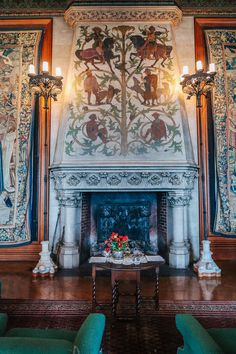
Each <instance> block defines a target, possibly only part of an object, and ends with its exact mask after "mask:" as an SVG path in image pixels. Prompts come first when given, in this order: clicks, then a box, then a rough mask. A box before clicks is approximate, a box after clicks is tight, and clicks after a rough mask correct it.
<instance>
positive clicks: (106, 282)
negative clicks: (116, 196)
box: [0, 261, 236, 301]
mask: <svg viewBox="0 0 236 354" xmlns="http://www.w3.org/2000/svg"><path fill="white" fill-rule="evenodd" d="M217 264H218V265H219V267H220V268H221V269H222V277H221V278H215V279H202V280H200V279H198V277H197V276H196V274H195V273H193V272H191V271H177V270H171V269H168V268H167V266H166V265H165V266H164V267H162V269H161V273H160V300H168V301H175V300H177V301H184V300H193V301H201V300H202V301H208V300H213V301H236V275H235V273H236V261H218V262H217ZM33 267H34V263H32V262H0V280H1V282H2V291H1V298H2V299H37V300H91V294H92V290H91V286H92V282H91V274H90V269H89V266H86V267H83V270H82V272H78V271H70V270H68V271H66V270H60V271H58V273H57V274H56V275H55V276H54V277H53V278H40V277H38V278H36V279H35V278H33V277H32V273H31V272H32V269H33ZM81 273H82V274H81ZM153 286H154V284H153V277H152V275H151V274H147V273H143V275H142V292H143V294H144V295H145V296H148V295H149V294H151V293H152V290H153ZM97 292H98V297H99V298H100V299H101V300H108V299H110V298H111V289H110V277H109V274H108V273H101V274H99V277H98V280H97Z"/></svg>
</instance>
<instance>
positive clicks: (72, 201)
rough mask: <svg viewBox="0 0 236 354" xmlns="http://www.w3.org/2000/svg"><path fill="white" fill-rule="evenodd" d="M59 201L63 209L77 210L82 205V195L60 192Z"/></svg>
mask: <svg viewBox="0 0 236 354" xmlns="http://www.w3.org/2000/svg"><path fill="white" fill-rule="evenodd" d="M57 199H58V202H59V206H61V207H73V208H77V207H79V206H81V203H82V193H79V192H73V193H71V192H68V191H67V192H65V191H63V192H58V195H57Z"/></svg>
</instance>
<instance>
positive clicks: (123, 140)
mask: <svg viewBox="0 0 236 354" xmlns="http://www.w3.org/2000/svg"><path fill="white" fill-rule="evenodd" d="M73 48H74V49H73V61H72V68H71V77H70V78H69V80H68V82H69V85H71V86H72V87H71V91H70V95H69V97H68V98H67V99H68V101H69V103H68V111H67V113H66V115H67V117H68V123H67V126H66V129H65V147H64V154H65V155H66V159H67V160H75V159H80V161H92V160H95V159H96V161H102V162H103V163H106V162H107V161H108V160H109V161H114V162H116V161H123V162H124V161H126V160H127V161H139V162H140V161H141V160H143V161H146V160H148V161H158V160H159V161H160V160H166V159H168V160H173V159H179V160H183V159H184V157H185V151H184V150H185V148H184V143H183V126H182V118H181V113H180V104H179V101H178V93H177V86H178V85H179V71H178V69H177V70H176V63H175V59H174V58H175V53H174V48H173V43H172V38H171V26H169V25H155V26H153V25H150V24H149V25H145V24H142V25H141V24H140V25H137V24H136V25H132V26H131V25H118V24H117V25H116V26H112V25H102V24H101V25H97V26H89V25H88V26H85V25H84V26H78V28H77V29H76V31H75V39H74V45H73Z"/></svg>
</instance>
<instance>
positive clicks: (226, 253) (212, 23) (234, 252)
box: [195, 18, 236, 260]
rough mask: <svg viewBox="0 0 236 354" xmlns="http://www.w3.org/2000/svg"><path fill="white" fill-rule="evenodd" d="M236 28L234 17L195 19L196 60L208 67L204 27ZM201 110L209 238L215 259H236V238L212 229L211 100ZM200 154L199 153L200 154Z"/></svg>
mask: <svg viewBox="0 0 236 354" xmlns="http://www.w3.org/2000/svg"><path fill="white" fill-rule="evenodd" d="M228 27H229V28H230V27H235V28H236V19H233V18H196V19H195V55H196V60H202V62H203V65H204V67H205V68H207V55H206V44H205V38H204V29H208V28H217V29H218V28H219V29H220V28H228ZM202 104H203V107H202V110H201V119H202V136H203V146H204V156H205V171H204V172H205V176H206V178H205V187H206V204H207V229H208V239H209V240H210V241H211V249H212V251H213V257H214V259H216V260H217V259H224V260H226V259H235V258H236V239H233V238H226V237H223V236H218V235H216V234H214V233H213V231H212V230H211V222H210V221H211V220H210V193H209V183H208V181H209V166H208V162H209V160H208V156H209V141H208V124H209V123H208V122H209V121H208V118H210V115H211V100H210V99H208V100H206V99H205V98H204V99H203V101H202ZM198 146H199V127H198ZM198 156H199V154H198ZM201 190H202V188H201V181H199V214H200V221H199V222H200V239H201V240H202V238H203V217H202V215H203V214H202V205H203V200H202V193H201Z"/></svg>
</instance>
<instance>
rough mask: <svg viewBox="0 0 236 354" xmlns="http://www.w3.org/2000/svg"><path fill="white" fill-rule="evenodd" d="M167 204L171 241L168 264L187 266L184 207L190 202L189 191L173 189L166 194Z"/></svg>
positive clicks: (176, 266) (187, 251) (178, 266)
mask: <svg viewBox="0 0 236 354" xmlns="http://www.w3.org/2000/svg"><path fill="white" fill-rule="evenodd" d="M167 201H168V206H169V208H171V210H170V212H171V213H172V241H171V244H170V249H169V264H170V266H171V267H174V268H187V267H188V265H189V249H188V247H187V245H186V238H185V232H186V226H185V223H186V222H187V220H186V217H185V208H186V206H188V205H189V202H190V193H189V191H175V192H168V194H167Z"/></svg>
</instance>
